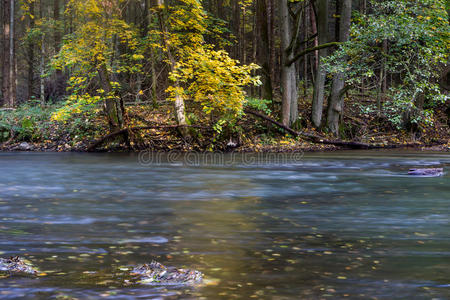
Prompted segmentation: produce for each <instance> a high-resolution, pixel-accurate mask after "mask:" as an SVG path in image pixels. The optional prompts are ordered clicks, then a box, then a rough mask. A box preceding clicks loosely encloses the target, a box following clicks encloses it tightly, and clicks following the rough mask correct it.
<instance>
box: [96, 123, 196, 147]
mask: <svg viewBox="0 0 450 300" xmlns="http://www.w3.org/2000/svg"><path fill="white" fill-rule="evenodd" d="M185 127H189V128H200V129H204V128H205V127H204V126H196V125H152V126H137V127H129V128H124V129H121V130H117V131H115V132H112V133H110V134H107V135H105V136H103V137H102V138H100V139H98V140H96V141H94V142H93V143H91V144H90V145H89V146H88V147H87V151H89V152H90V151H94V150H95V148H97V147H98V146H100V145H101V144H103V143H104V142H105V141H107V140H109V139H113V138H115V137H116V136H119V135H124V134H128V133H129V132H130V131H140V130H149V129H178V128H185Z"/></svg>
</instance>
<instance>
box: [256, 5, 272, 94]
mask: <svg viewBox="0 0 450 300" xmlns="http://www.w3.org/2000/svg"><path fill="white" fill-rule="evenodd" d="M256 23H257V28H258V29H259V30H258V32H259V35H258V39H257V47H256V51H257V53H256V55H257V61H258V63H259V65H260V66H261V67H262V82H263V85H262V98H263V99H270V100H271V99H272V97H273V96H272V80H271V76H270V72H271V71H270V67H269V66H270V46H269V24H268V23H269V22H268V15H267V5H266V0H257V1H256ZM255 37H256V34H255Z"/></svg>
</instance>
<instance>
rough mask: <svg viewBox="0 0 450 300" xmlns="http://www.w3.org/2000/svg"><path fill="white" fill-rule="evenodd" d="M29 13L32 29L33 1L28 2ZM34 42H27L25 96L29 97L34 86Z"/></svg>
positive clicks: (33, 16) (33, 20)
mask: <svg viewBox="0 0 450 300" xmlns="http://www.w3.org/2000/svg"><path fill="white" fill-rule="evenodd" d="M30 14H31V15H32V17H30V18H29V28H30V30H32V29H33V28H34V26H35V15H34V1H31V2H30ZM34 46H35V45H34V43H33V42H30V43H29V44H28V51H27V52H28V53H27V54H28V55H27V56H28V75H27V90H28V93H27V98H28V99H30V98H31V97H32V96H33V86H34Z"/></svg>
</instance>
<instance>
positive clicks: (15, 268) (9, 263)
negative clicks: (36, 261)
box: [0, 256, 38, 275]
mask: <svg viewBox="0 0 450 300" xmlns="http://www.w3.org/2000/svg"><path fill="white" fill-rule="evenodd" d="M0 272H8V273H10V274H30V275H37V273H38V271H37V270H36V269H35V268H34V267H33V266H32V265H31V264H29V263H27V262H26V261H24V260H23V259H21V258H20V257H18V256H16V257H10V258H0Z"/></svg>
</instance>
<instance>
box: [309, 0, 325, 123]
mask: <svg viewBox="0 0 450 300" xmlns="http://www.w3.org/2000/svg"><path fill="white" fill-rule="evenodd" d="M317 19H318V20H317V21H318V22H317V23H318V25H317V31H318V38H319V45H322V44H326V43H327V41H328V0H318V17H317ZM326 55H327V49H326V48H325V49H321V50H319V61H318V66H317V70H316V81H315V85H314V94H313V103H312V116H311V120H312V122H313V124H314V126H316V127H320V124H321V123H322V111H323V100H324V96H325V79H326V72H325V70H324V69H323V67H322V63H321V59H322V58H323V57H325V56H326Z"/></svg>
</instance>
